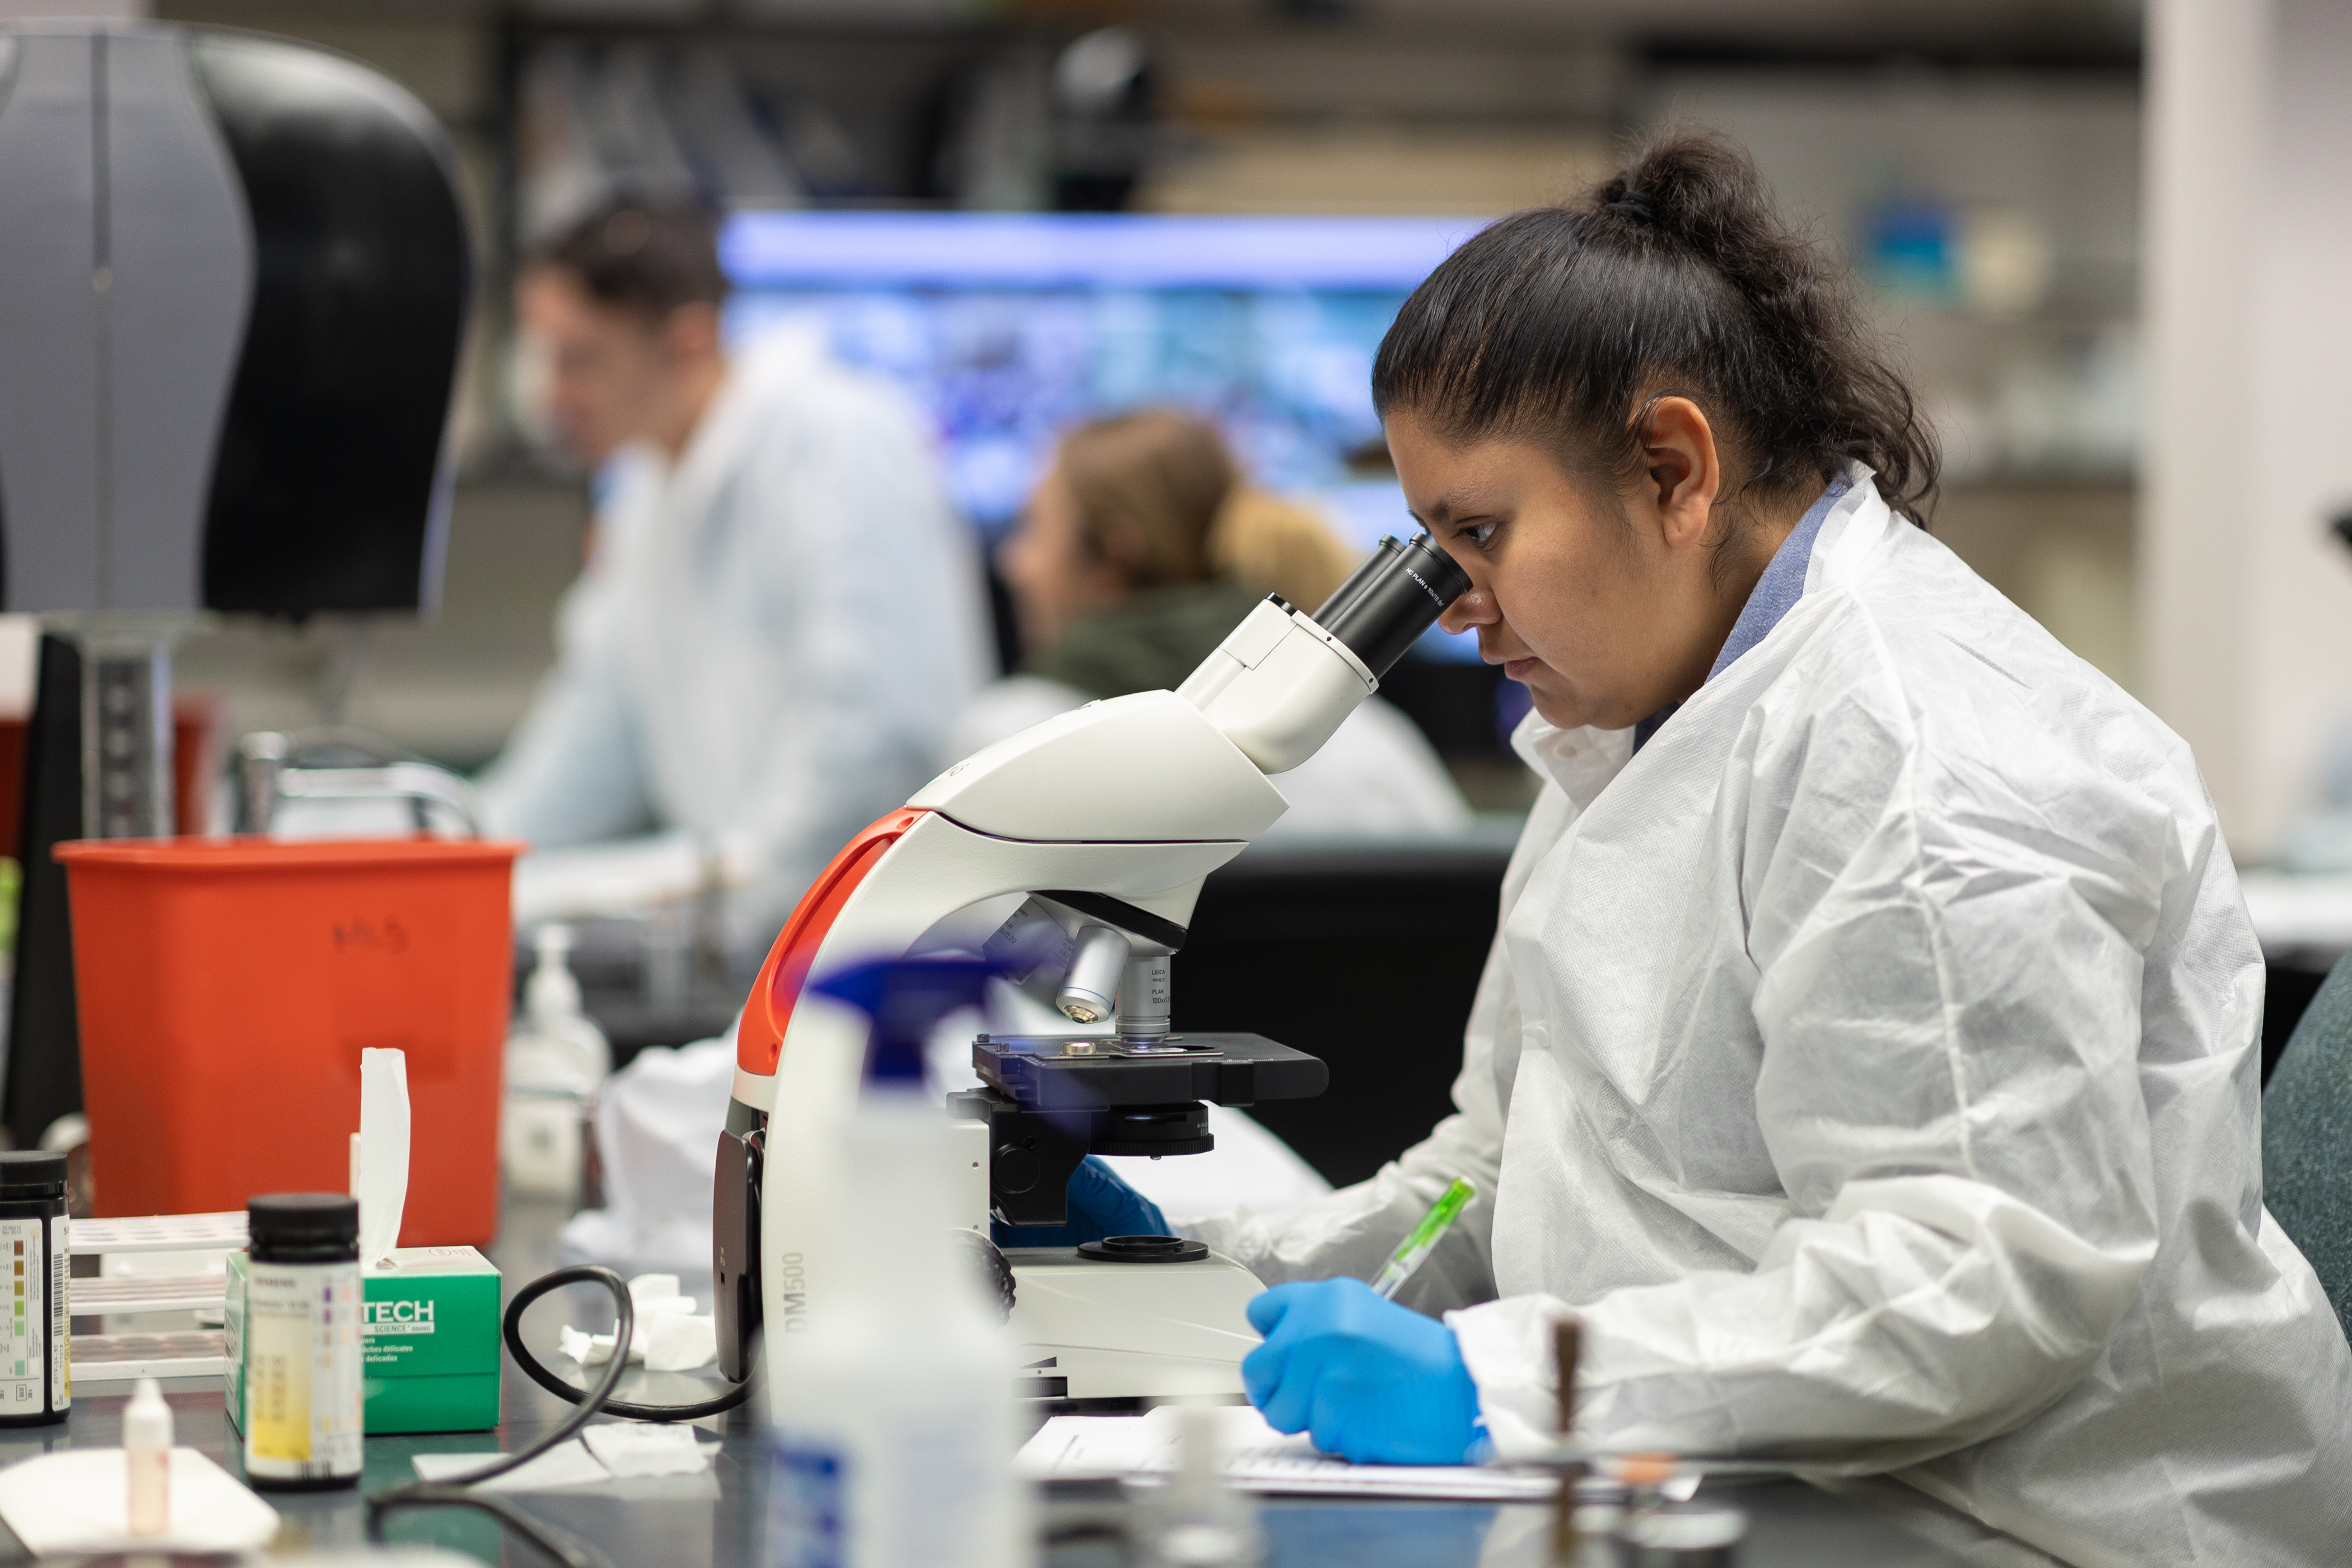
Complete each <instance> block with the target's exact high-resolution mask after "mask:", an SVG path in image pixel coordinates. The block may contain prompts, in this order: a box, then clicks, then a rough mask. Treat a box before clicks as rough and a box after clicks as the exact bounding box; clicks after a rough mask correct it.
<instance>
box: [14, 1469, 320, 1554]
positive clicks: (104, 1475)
mask: <svg viewBox="0 0 2352 1568" xmlns="http://www.w3.org/2000/svg"><path fill="white" fill-rule="evenodd" d="M130 1492H131V1488H130V1482H129V1479H127V1476H126V1472H125V1471H124V1469H123V1463H122V1450H121V1449H120V1448H68V1449H63V1450H61V1451H59V1452H58V1453H54V1454H42V1455H38V1456H37V1457H35V1458H29V1459H25V1460H21V1461H19V1462H18V1463H16V1464H14V1465H11V1466H9V1467H8V1468H6V1469H5V1470H0V1520H5V1521H6V1522H7V1525H8V1528H9V1529H10V1530H12V1531H16V1539H17V1540H18V1541H20V1542H24V1545H25V1549H26V1551H28V1552H31V1553H33V1555H35V1556H36V1557H47V1556H49V1555H51V1554H52V1553H61V1552H73V1553H77V1554H79V1553H82V1552H247V1551H251V1550H253V1549H255V1548H257V1547H259V1546H263V1545H266V1544H267V1543H268V1541H269V1539H270V1538H271V1537H272V1536H274V1535H276V1534H277V1533H278V1511H277V1510H275V1509H273V1508H271V1507H270V1506H269V1505H268V1503H266V1502H264V1501H262V1500H260V1499H259V1498H257V1497H256V1496H254V1495H253V1494H252V1493H251V1492H249V1491H247V1489H245V1487H244V1486H243V1485H242V1484H241V1483H239V1482H238V1480H237V1479H236V1477H235V1476H232V1475H230V1474H229V1473H228V1472H227V1471H226V1470H224V1469H222V1468H220V1467H219V1466H218V1465H216V1464H215V1463H213V1461H212V1460H210V1459H208V1458H205V1456H204V1455H202V1454H200V1453H198V1452H196V1450H195V1449H194V1448H174V1449H173V1450H172V1515H171V1520H172V1522H171V1526H170V1528H169V1529H167V1530H166V1531H164V1532H163V1534H161V1535H141V1536H134V1535H132V1534H131V1522H130V1519H129V1517H128V1504H129V1500H130Z"/></svg>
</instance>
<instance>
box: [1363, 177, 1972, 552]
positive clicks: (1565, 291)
mask: <svg viewBox="0 0 2352 1568" xmlns="http://www.w3.org/2000/svg"><path fill="white" fill-rule="evenodd" d="M1668 395H1682V396H1685V397H1688V398H1690V399H1691V400H1692V401H1693V402H1695V403H1696V404H1697V405H1699V407H1700V408H1701V409H1702V410H1704V411H1705V412H1706V417H1707V421H1708V423H1709V424H1710V425H1711V426H1713V427H1714V430H1715V433H1716V440H1717V444H1718V446H1719V447H1720V448H1721V449H1722V452H1723V458H1724V464H1725V478H1726V487H1725V488H1726V494H1727V498H1741V497H1754V498H1755V499H1759V500H1770V499H1778V498H1780V497H1781V496H1783V495H1793V494H1796V493H1799V492H1801V491H1807V490H1810V489H1812V488H1813V487H1815V486H1818V485H1819V484H1820V483H1822V481H1824V480H1826V479H1830V478H1831V477H1832V476H1833V475H1834V474H1835V473H1836V472H1837V471H1838V470H1839V469H1841V468H1843V467H1844V466H1845V465H1846V464H1847V463H1848V462H1849V461H1851V460H1853V459H1855V458H1860V459H1861V460H1862V461H1864V462H1865V463H1867V464H1869V465H1870V466H1871V467H1872V468H1874V469H1875V470H1877V474H1878V488H1879V491H1880V493H1881V494H1883V495H1884V496H1885V498H1886V500H1887V503H1888V504H1889V505H1890V506H1892V507H1894V508H1895V510H1897V511H1899V512H1901V513H1902V514H1903V515H1905V516H1906V517H1908V518H1910V519H1911V520H1912V521H1914V522H1923V523H1924V510H1925V508H1926V507H1927V503H1928V501H1929V500H1930V498H1931V497H1932V496H1933V494H1934V492H1935V489H1936V474H1937V461H1938V459H1937V450H1936V440H1935V437H1934V435H1933V434H1932V433H1931V432H1930V431H1929V430H1928V428H1927V424H1926V422H1925V421H1924V420H1923V419H1922V418H1921V416H1920V413H1919V407H1918V401H1917V399H1916V397H1914V396H1913V395H1912V393H1911V389H1910V387H1909V386H1908V385H1907V384H1906V383H1905V381H1904V378H1903V376H1902V375H1901V374H1899V373H1898V372H1897V371H1896V370H1895V368H1894V367H1893V366H1892V365H1891V364H1890V363H1888V360H1887V357H1886V354H1885V350H1884V349H1883V348H1882V347H1881V345H1880V344H1879V343H1878V342H1877V341H1876V339H1875V337H1874V334H1873V333H1872V331H1870V329H1869V327H1868V325H1867V323H1866V322H1865V321H1864V317H1863V314H1862V311H1861V310H1860V309H1859V308H1858V307H1857V305H1856V304H1855V301H1854V299H1853V294H1852V293H1851V291H1850V290H1849V289H1848V286H1847V281H1846V278H1845V274H1844V271H1843V268H1840V267H1838V266H1837V265H1835V264H1834V263H1833V262H1832V260H1831V259H1830V258H1828V257H1826V256H1825V255H1824V254H1823V253H1822V250H1821V249H1820V248H1819V247H1816V246H1814V245H1813V244H1811V242H1810V241H1808V240H1807V239H1806V238H1805V237H1802V236H1801V235H1799V234H1797V233H1796V232H1795V231H1793V230H1792V229H1790V227H1789V226H1788V225H1786V224H1784V223H1782V222H1781V221H1780V217H1779V216H1778V215H1777V214H1775V213H1774V212H1773V210H1772V205H1771V203H1770V201H1769V198H1768V197H1767V195H1765V191H1764V184H1763V181H1762V180H1761V179H1760V178H1759V176H1758V174H1757V173H1756V165H1755V163H1753V162H1751V161H1750V160H1749V158H1748V154H1747V153H1746V152H1744V151H1743V150H1741V149H1740V148H1739V147H1738V145H1736V144H1735V143H1733V142H1729V141H1727V140H1726V139H1725V138H1723V137H1720V136H1716V135H1711V134H1706V133H1703V132H1690V131H1669V132H1664V133H1662V134H1661V135H1659V136H1657V137H1655V138H1654V139H1653V140H1652V141H1651V142H1649V143H1648V144H1647V145H1646V146H1644V147H1643V148H1642V150H1641V151H1640V152H1639V153H1636V154H1635V155H1634V156H1633V160H1632V162H1630V163H1627V164H1626V165H1625V167H1624V168H1623V169H1622V171H1620V172H1619V173H1618V174H1615V175H1613V176H1612V177H1611V178H1609V179H1607V180H1604V181H1602V182H1601V184H1599V185H1597V186H1595V187H1594V188H1593V189H1592V190H1591V192H1589V193H1587V195H1585V197H1584V198H1583V199H1582V200H1581V201H1580V202H1577V203H1575V204H1573V205H1566V206H1553V207H1537V208H1533V209H1531V210H1529V211H1527V212H1522V213H1515V214H1513V215H1512V216H1509V217H1507V218H1504V219H1503V220H1502V221H1500V222H1499V223H1496V224H1495V225H1494V226H1491V227H1489V228H1487V229H1486V231H1485V232H1483V233H1481V234H1479V235H1477V236H1476V237H1474V238H1473V239H1471V240H1470V241H1469V242H1468V243H1467V244H1465V245H1464V246H1463V247H1461V248H1460V249H1459V250H1456V251H1455V252H1454V254H1453V255H1452V256H1450V257H1448V258H1446V259H1445V260H1444V262H1442V263H1441V264H1440V265H1439V266H1438V268H1437V269H1436V270H1435V271H1434V272H1432V273H1431V274H1430V275H1429V277H1428V278H1427V279H1424V280H1423V283H1422V285H1421V287H1420V288H1418V289H1414V290H1413V293H1412V298H1411V299H1409V300H1406V301H1405V304H1404V308H1403V309H1402V310H1400V311H1399V312H1398V314H1397V319H1396V321H1395V322H1394V324H1392V325H1391V327H1390V328H1389V331H1388V335H1387V337H1386V338H1384V339H1383V340H1381V352H1380V356H1379V358H1378V359H1377V360H1376V361H1375V362H1374V364H1373V367H1372V399H1373V402H1374V403H1375V404H1376V405H1378V407H1379V408H1380V411H1381V416H1383V417H1385V416H1388V415H1390V414H1391V413H1397V412H1403V411H1409V412H1411V413H1412V414H1413V415H1414V416H1417V417H1418V418H1421V419H1423V420H1425V421H1427V422H1428V424H1429V425H1430V426H1431V427H1432V429H1433V431H1435V433H1436V434H1438V435H1439V436H1440V437H1444V439H1446V440H1449V441H1472V440H1478V439H1481V438H1485V437H1496V436H1500V437H1509V438H1513V439H1522V440H1532V441H1536V442H1538V443H1540V444H1542V445H1543V446H1545V447H1548V448H1549V449H1550V450H1552V451H1553V452H1554V453H1555V454H1556V455H1558V456H1559V458H1560V459H1561V461H1562V463H1563V464H1564V465H1565V466H1566V467H1567V468H1569V470H1570V472H1571V473H1574V474H1578V475H1580V476H1588V477H1591V478H1594V479H1605V480H1607V481H1609V482H1612V483H1613V484H1619V485H1622V484H1624V483H1627V482H1630V481H1631V480H1632V479H1633V478H1634V477H1635V476H1637V475H1638V474H1639V473H1640V472H1641V432H1642V426H1643V413H1644V412H1645V410H1646V409H1647V408H1648V406H1649V405H1652V404H1654V402H1655V401H1656V400H1657V399H1658V398H1661V397H1664V396H1668Z"/></svg>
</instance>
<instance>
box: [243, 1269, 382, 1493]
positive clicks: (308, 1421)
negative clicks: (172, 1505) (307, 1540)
mask: <svg viewBox="0 0 2352 1568" xmlns="http://www.w3.org/2000/svg"><path fill="white" fill-rule="evenodd" d="M245 1342H246V1349H245V1466H246V1472H247V1474H248V1475H254V1476H262V1477H266V1478H268V1479H272V1480H289V1481H296V1480H299V1481H310V1480H325V1479H329V1478H331V1477H339V1476H356V1475H357V1474H359V1470H360V1440H361V1436H362V1426H363V1423H362V1410H361V1405H362V1399H363V1397H364V1394H365V1387H364V1384H362V1381H361V1375H360V1372H361V1368H360V1270H359V1265H358V1264H356V1263H331V1264H288V1263H259V1262H257V1263H253V1264H251V1265H249V1266H248V1268H247V1274H246V1294H245Z"/></svg>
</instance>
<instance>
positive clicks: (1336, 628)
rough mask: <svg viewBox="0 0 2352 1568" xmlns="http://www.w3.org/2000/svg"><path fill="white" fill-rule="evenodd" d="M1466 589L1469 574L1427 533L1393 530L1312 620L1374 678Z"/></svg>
mask: <svg viewBox="0 0 2352 1568" xmlns="http://www.w3.org/2000/svg"><path fill="white" fill-rule="evenodd" d="M1469 591H1470V575H1469V574H1468V573H1466V572H1465V571H1463V570H1462V568H1461V567H1459V566H1457V565H1455V564H1454V558H1453V557H1452V556H1450V555H1448V554H1446V553H1445V552H1444V551H1443V550H1440V549H1438V548H1437V546H1436V545H1435V544H1433V543H1432V542H1430V538H1429V535H1427V534H1426V533H1416V534H1414V535H1413V536H1412V540H1411V541H1409V542H1400V541H1399V540H1398V539H1397V538H1396V536H1395V535H1394V534H1391V535H1390V536H1389V537H1387V538H1385V539H1383V540H1381V542H1380V548H1379V549H1377V550H1375V551H1373V552H1372V557H1371V559H1370V560H1369V561H1367V562H1365V563H1363V564H1362V565H1361V566H1359V567H1357V568H1356V570H1355V573H1354V574H1353V575H1351V576H1349V579H1348V580H1347V581H1346V582H1344V583H1342V584H1339V591H1338V592H1337V593H1334V594H1333V595H1331V596H1330V597H1329V598H1328V599H1326V600H1324V601H1323V607H1322V608H1321V609H1319V610H1318V611H1316V612H1315V624H1316V625H1317V626H1321V627H1322V628H1323V629H1324V630H1325V631H1327V632H1329V633H1330V634H1331V635H1332V636H1333V637H1338V638H1339V640H1340V641H1341V642H1343V643H1345V644H1347V645H1348V651H1349V653H1352V654H1354V655H1355V656H1356V657H1357V658H1360V659H1362V660H1363V661H1364V668H1367V669H1369V670H1370V671H1371V672H1372V676H1373V679H1379V678H1380V677H1381V676H1383V675H1386V674H1387V673H1388V672H1389V669H1390V668H1391V666H1393V665H1394V664H1395V663H1396V661H1397V660H1398V659H1400V658H1403V657H1404V650H1405V649H1407V648H1409V647H1412V645H1413V643H1414V641H1415V639H1417V638H1418V637H1420V636H1421V634H1422V633H1423V632H1425V631H1427V630H1428V629H1429V628H1430V627H1431V626H1435V625H1436V624H1437V617H1438V616H1440V615H1441V614H1443V613H1444V609H1445V606H1446V605H1451V604H1452V603H1454V600H1456V599H1458V598H1460V597H1461V596H1462V595H1465V594H1466V593H1468V592H1469Z"/></svg>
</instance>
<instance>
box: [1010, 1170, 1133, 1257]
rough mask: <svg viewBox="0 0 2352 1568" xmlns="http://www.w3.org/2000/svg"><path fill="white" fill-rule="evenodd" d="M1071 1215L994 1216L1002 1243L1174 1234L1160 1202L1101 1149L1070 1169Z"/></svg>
mask: <svg viewBox="0 0 2352 1568" xmlns="http://www.w3.org/2000/svg"><path fill="white" fill-rule="evenodd" d="M1069 1194H1070V1217H1069V1220H1068V1222H1067V1223H1066V1224H1064V1225H1006V1224H1003V1222H1002V1221H998V1220H991V1221H990V1222H989V1234H990V1237H991V1238H992V1239H993V1240H994V1241H995V1243H996V1245H997V1246H999V1247H1076V1246H1077V1245H1078V1244H1079V1243H1080V1242H1086V1241H1100V1240H1101V1239H1102V1238H1103V1237H1106V1236H1168V1235H1171V1234H1172V1233H1171V1231H1170V1230H1169V1228H1168V1221H1167V1220H1166V1218H1164V1217H1163V1216H1162V1215H1160V1206H1159V1205H1157V1204H1154V1203H1153V1202H1152V1201H1151V1200H1150V1198H1147V1197H1145V1196H1144V1195H1143V1194H1141V1193H1139V1192H1137V1191H1136V1190H1135V1189H1134V1188H1133V1187H1130V1186H1129V1185H1128V1184H1126V1183H1125V1182H1122V1181H1120V1180H1119V1179H1118V1176H1117V1175H1115V1174H1114V1173H1112V1171H1111V1168H1110V1167H1109V1166H1108V1165H1106V1164H1104V1163H1102V1158H1101V1156H1099V1155H1096V1154H1089V1155H1087V1157H1086V1159H1084V1160H1083V1161H1081V1162H1079V1164H1078V1168H1077V1169H1076V1170H1075V1171H1073V1172H1071V1173H1070V1186H1069Z"/></svg>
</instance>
